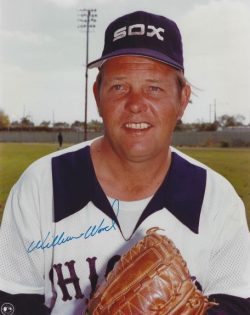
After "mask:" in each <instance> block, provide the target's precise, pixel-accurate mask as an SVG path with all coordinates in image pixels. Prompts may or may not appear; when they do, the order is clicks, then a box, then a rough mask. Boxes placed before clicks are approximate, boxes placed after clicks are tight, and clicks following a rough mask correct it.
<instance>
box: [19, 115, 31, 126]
mask: <svg viewBox="0 0 250 315" xmlns="http://www.w3.org/2000/svg"><path fill="white" fill-rule="evenodd" d="M20 123H21V126H22V127H34V123H33V122H32V121H31V119H30V117H29V116H24V117H22V118H21V122H20Z"/></svg>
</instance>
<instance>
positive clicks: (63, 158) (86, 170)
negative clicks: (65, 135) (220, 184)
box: [52, 146, 206, 233]
mask: <svg viewBox="0 0 250 315" xmlns="http://www.w3.org/2000/svg"><path fill="white" fill-rule="evenodd" d="M52 179H53V193H54V220H55V222H58V221H60V220H63V219H65V218H67V217H68V216H70V215H72V214H74V213H76V212H78V211H79V210H81V209H83V208H84V207H85V206H86V205H87V204H88V203H89V202H90V201H91V202H93V204H94V205H95V206H96V207H97V208H99V209H100V210H101V211H103V212H104V213H105V214H106V215H107V216H109V217H110V218H111V219H112V220H114V221H115V222H116V224H117V225H118V226H119V222H118V221H117V217H116V215H115V213H114V211H113V209H112V207H111V205H110V203H109V201H108V199H107V197H106V195H105V194H104V192H103V190H102V188H101V186H100V184H99V182H98V180H97V178H96V175H95V171H94V167H93V164H92V160H91V156H90V147H89V146H87V147H84V148H83V149H80V150H77V151H74V152H69V153H65V154H63V155H60V156H57V157H54V158H52ZM205 186H206V170H205V169H203V168H201V167H199V166H197V165H194V164H191V163H190V162H188V161H187V160H185V159H184V158H182V157H181V156H180V155H178V154H177V153H175V152H173V153H172V162H171V165H170V169H169V171H168V173H167V175H166V177H165V179H164V181H163V182H162V184H161V186H160V187H159V189H158V190H157V192H156V193H155V195H154V196H153V198H152V199H151V201H150V202H149V204H148V205H147V207H146V208H145V210H144V211H143V213H142V215H141V217H140V219H139V221H138V222H137V225H136V227H135V230H136V229H137V228H138V226H139V225H140V224H141V223H142V222H143V221H144V220H145V219H146V218H147V217H148V216H149V215H150V214H152V213H154V212H156V211H158V210H161V209H163V208H166V209H167V210H168V211H170V212H171V213H172V214H173V215H174V216H175V217H176V218H177V219H178V220H179V221H181V222H182V223H183V224H184V225H185V226H187V227H188V228H189V229H191V230H192V231H193V232H194V233H198V231H199V220H200V213H201V208H202V204H203V198H204V193H205Z"/></svg>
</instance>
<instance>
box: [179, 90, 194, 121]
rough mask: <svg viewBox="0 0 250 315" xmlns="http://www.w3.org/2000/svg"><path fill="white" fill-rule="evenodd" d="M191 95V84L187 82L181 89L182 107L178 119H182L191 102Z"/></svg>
mask: <svg viewBox="0 0 250 315" xmlns="http://www.w3.org/2000/svg"><path fill="white" fill-rule="evenodd" d="M190 95H191V88H190V85H188V84H186V85H185V86H184V87H183V88H182V91H181V104H180V108H179V115H178V119H181V118H182V116H183V114H184V112H185V109H186V107H187V105H188V103H189V99H190Z"/></svg>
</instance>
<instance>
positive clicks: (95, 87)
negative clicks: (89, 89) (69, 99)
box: [93, 81, 102, 117]
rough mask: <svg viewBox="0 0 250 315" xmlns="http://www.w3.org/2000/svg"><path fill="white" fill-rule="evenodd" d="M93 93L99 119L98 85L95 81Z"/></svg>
mask: <svg viewBox="0 0 250 315" xmlns="http://www.w3.org/2000/svg"><path fill="white" fill-rule="evenodd" d="M93 93H94V97H95V101H96V105H97V109H98V113H99V115H100V117H102V114H101V106H100V87H99V86H98V83H97V82H96V81H95V83H94V85H93Z"/></svg>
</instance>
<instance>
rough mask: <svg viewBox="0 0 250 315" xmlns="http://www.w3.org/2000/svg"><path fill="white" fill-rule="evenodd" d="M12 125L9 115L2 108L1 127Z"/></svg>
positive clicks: (0, 111) (0, 115)
mask: <svg viewBox="0 0 250 315" xmlns="http://www.w3.org/2000/svg"><path fill="white" fill-rule="evenodd" d="M9 125H10V119H9V116H8V115H6V114H5V113H4V111H3V110H0V128H1V129H2V128H8V127H9Z"/></svg>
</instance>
